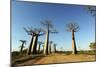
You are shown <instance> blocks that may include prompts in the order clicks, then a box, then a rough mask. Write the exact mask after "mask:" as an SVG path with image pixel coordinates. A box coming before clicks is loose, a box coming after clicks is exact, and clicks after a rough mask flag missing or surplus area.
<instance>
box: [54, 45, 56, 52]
mask: <svg viewBox="0 0 100 67" xmlns="http://www.w3.org/2000/svg"><path fill="white" fill-rule="evenodd" d="M54 53H56V45H55V44H54Z"/></svg>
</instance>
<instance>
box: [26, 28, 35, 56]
mask: <svg viewBox="0 0 100 67" xmlns="http://www.w3.org/2000/svg"><path fill="white" fill-rule="evenodd" d="M24 30H25V31H26V32H27V33H28V35H31V42H30V45H29V48H28V50H27V54H28V55H30V54H31V49H32V44H33V39H34V36H35V30H34V29H32V28H28V29H26V28H24Z"/></svg>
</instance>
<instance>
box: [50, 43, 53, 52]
mask: <svg viewBox="0 0 100 67" xmlns="http://www.w3.org/2000/svg"><path fill="white" fill-rule="evenodd" d="M52 43H53V41H50V43H49V53H51V44H52Z"/></svg>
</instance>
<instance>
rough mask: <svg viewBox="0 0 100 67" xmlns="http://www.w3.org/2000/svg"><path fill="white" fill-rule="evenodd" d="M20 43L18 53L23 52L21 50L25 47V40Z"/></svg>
mask: <svg viewBox="0 0 100 67" xmlns="http://www.w3.org/2000/svg"><path fill="white" fill-rule="evenodd" d="M20 42H22V44H21V46H20V53H22V52H23V48H24V47H25V46H24V44H25V43H26V40H20Z"/></svg>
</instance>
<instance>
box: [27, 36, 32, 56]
mask: <svg viewBox="0 0 100 67" xmlns="http://www.w3.org/2000/svg"><path fill="white" fill-rule="evenodd" d="M33 37H34V36H32V39H31V42H30V45H29V48H28V50H27V54H28V55H30V54H31V49H32V44H33V39H34V38H33Z"/></svg>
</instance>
